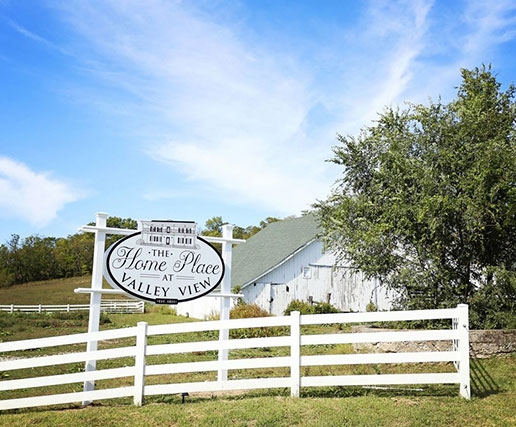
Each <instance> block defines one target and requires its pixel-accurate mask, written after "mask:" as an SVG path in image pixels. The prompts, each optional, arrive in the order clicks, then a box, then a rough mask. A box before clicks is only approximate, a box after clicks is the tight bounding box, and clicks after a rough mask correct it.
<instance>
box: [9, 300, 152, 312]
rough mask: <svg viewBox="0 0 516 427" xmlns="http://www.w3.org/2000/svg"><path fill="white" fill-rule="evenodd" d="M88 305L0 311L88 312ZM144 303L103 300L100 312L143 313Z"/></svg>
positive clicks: (17, 307)
mask: <svg viewBox="0 0 516 427" xmlns="http://www.w3.org/2000/svg"><path fill="white" fill-rule="evenodd" d="M89 309H90V304H61V305H55V304H33V305H28V304H24V305H20V304H2V305H0V311H7V312H8V313H14V312H19V311H21V312H27V313H47V312H56V311H61V312H63V311H64V312H70V311H88V310H89ZM144 310H145V303H144V302H143V301H136V300H104V301H102V302H101V303H100V311H102V312H106V313H143V312H144Z"/></svg>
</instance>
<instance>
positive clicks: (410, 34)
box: [0, 0, 516, 242]
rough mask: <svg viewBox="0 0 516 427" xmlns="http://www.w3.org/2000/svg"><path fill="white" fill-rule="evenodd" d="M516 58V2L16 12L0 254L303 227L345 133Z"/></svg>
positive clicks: (41, 7) (1, 97)
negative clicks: (147, 229)
mask: <svg viewBox="0 0 516 427" xmlns="http://www.w3.org/2000/svg"><path fill="white" fill-rule="evenodd" d="M515 52H516V1H504V0H497V1H473V0H471V1H434V2H431V1H416V0H413V1H371V2H367V1H363V2H360V1H342V0H340V1H329V0H321V1H315V0H314V1H302V0H297V1H295V0H291V1H281V0H262V1H235V0H232V1H224V0H213V1H203V0H200V1H193V0H192V1H184V2H181V1H159V0H146V1H142V0H140V1H137V0H125V1H121V0H120V1H109V0H103V1H75V0H67V1H61V2H60V1H44V0H43V1H39V2H35V1H28V0H27V1H23V0H18V1H14V0H12V1H9V0H0V77H1V84H0V124H1V127H0V242H5V241H6V240H7V239H8V238H9V236H10V234H12V233H17V234H20V235H22V236H27V235H29V234H36V233H37V234H40V235H45V236H48V235H50V236H66V235H67V234H71V233H74V232H75V231H76V230H77V227H79V226H80V225H82V224H85V223H87V222H90V221H92V220H94V215H95V212H99V211H102V212H107V213H109V214H110V215H113V216H121V217H131V218H134V219H154V218H160V219H161V218H171V219H189V220H196V221H198V222H199V223H200V224H204V222H205V220H206V219H208V218H210V217H212V216H214V215H221V216H223V218H224V219H225V220H226V221H229V222H232V223H235V224H238V225H241V226H246V225H250V224H257V223H258V222H259V221H260V220H261V219H263V218H265V217H267V216H279V217H284V216H287V215H292V214H299V213H300V212H301V211H302V210H304V209H306V208H308V207H309V206H310V205H311V204H312V203H313V202H314V201H315V200H316V199H320V198H324V197H326V196H327V194H328V193H329V191H330V189H331V186H332V184H333V182H334V181H335V180H336V179H337V178H338V177H339V174H340V173H341V171H340V170H339V169H338V167H336V166H333V165H332V164H330V163H327V162H325V161H324V160H325V159H328V158H330V157H331V147H332V146H333V145H335V143H336V140H335V135H336V134H337V133H341V134H351V135H356V134H357V133H358V131H359V130H360V128H361V127H363V126H366V125H369V124H371V120H374V118H375V116H376V114H377V112H379V111H381V110H382V109H383V108H384V106H386V105H403V102H404V101H410V102H416V103H418V102H421V103H425V102H427V100H428V98H429V97H432V98H433V99H436V98H437V97H438V96H442V98H443V99H444V100H445V101H446V100H450V99H451V98H452V97H453V96H454V92H455V90H454V87H456V86H457V85H458V84H459V82H460V68H461V67H466V68H472V67H474V66H479V65H481V64H482V63H491V64H492V65H493V68H494V71H495V72H496V73H497V74H498V78H499V80H500V81H501V82H502V83H503V84H504V87H506V86H507V85H508V84H509V83H510V82H514V81H516V78H515V71H516V54H515Z"/></svg>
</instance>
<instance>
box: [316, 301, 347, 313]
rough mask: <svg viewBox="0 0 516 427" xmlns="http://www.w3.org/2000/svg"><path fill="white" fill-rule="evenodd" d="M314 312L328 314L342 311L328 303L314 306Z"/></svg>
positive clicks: (319, 303)
mask: <svg viewBox="0 0 516 427" xmlns="http://www.w3.org/2000/svg"><path fill="white" fill-rule="evenodd" d="M312 312H313V313H314V314H327V313H339V312H340V311H339V310H337V308H335V307H334V306H333V305H331V304H330V303H328V302H318V303H317V304H315V305H313V306H312Z"/></svg>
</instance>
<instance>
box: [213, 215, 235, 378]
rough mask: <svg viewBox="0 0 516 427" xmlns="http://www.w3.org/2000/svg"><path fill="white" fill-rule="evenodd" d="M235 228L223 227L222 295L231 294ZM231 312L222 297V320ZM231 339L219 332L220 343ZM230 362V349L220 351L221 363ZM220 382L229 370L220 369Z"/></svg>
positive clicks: (225, 330) (218, 374)
mask: <svg viewBox="0 0 516 427" xmlns="http://www.w3.org/2000/svg"><path fill="white" fill-rule="evenodd" d="M233 228H234V227H233V226H232V225H230V224H226V225H223V226H222V238H223V239H224V241H223V242H222V259H223V260H224V264H225V265H226V274H225V276H224V279H223V280H222V289H221V293H222V294H225V295H228V294H230V293H231V261H232V252H233V251H232V247H233V244H232V243H231V240H232V239H233ZM230 310H231V300H230V298H229V297H226V296H224V297H222V298H221V299H220V320H228V319H229V312H230ZM228 339H229V330H228V329H221V330H220V331H219V341H221V342H223V341H227V340H228ZM223 360H228V349H227V348H223V349H220V350H219V361H223ZM217 379H218V380H219V381H226V380H227V379H228V371H227V369H219V371H218V373H217Z"/></svg>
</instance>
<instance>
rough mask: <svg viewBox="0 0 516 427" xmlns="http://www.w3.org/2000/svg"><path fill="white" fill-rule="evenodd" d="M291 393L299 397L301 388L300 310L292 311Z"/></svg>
mask: <svg viewBox="0 0 516 427" xmlns="http://www.w3.org/2000/svg"><path fill="white" fill-rule="evenodd" d="M290 359H291V360H290V377H291V379H292V384H291V386H290V395H291V396H292V397H299V392H300V389H301V316H300V313H299V311H292V312H290Z"/></svg>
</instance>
